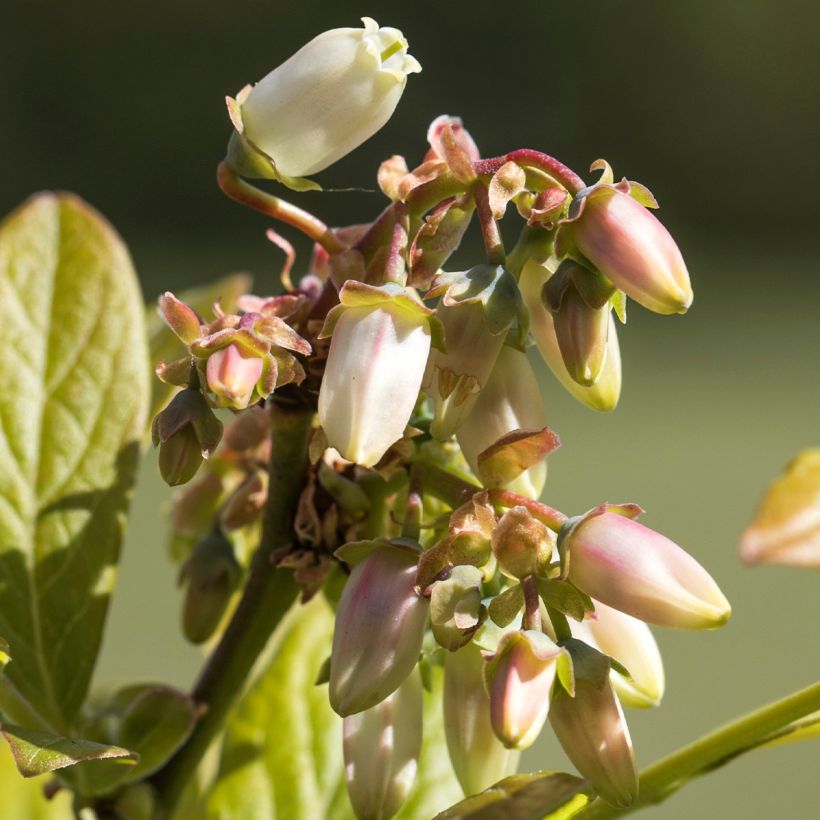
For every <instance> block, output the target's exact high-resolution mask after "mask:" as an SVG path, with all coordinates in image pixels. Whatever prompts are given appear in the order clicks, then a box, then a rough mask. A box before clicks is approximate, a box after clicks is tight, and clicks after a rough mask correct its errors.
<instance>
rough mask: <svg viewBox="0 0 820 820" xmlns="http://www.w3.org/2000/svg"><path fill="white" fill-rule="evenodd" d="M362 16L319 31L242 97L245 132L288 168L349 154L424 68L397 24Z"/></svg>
mask: <svg viewBox="0 0 820 820" xmlns="http://www.w3.org/2000/svg"><path fill="white" fill-rule="evenodd" d="M362 22H363V23H364V28H337V29H332V30H330V31H325V32H323V33H322V34H320V35H318V37H314V38H313V40H311V41H310V42H309V43H307V44H306V45H304V46H303V47H302V48H301V49H299V51H297V52H296V54H294V55H293V56H292V57H290V58H289V59H288V60H286V61H285V62H284V63H282V65H280V66H279V67H278V68H275V69H274V70H273V71H271V72H270V74H268V75H267V76H265V77H264V78H263V79H262V80H260V81H259V82H258V83H257V84H256V85H255V86H253V88H252V89H250V92H249V93H247V95H246V96H243V94H240V95H239V97H238V99H237V102H238V103H239V104H240V105H241V119H242V124H243V127H244V133H245V136H246V138H247V139H248V140H250V141H251V142H252V143H253V144H254V145H255V146H256V147H257V148H258V149H261V150H262V151H263V152H264V153H265V154H267V155H268V156H269V157H270V158H271V159H272V160H273V161H274V163H275V164H276V168H277V170H278V171H279V172H280V173H281V174H284V175H287V176H291V177H302V176H307V175H310V174H315V173H317V172H318V171H321V170H323V169H324V168H327V167H328V166H329V165H332V164H333V163H334V162H336V161H337V160H338V159H340V158H341V157H343V156H345V155H346V154H349V153H350V152H351V151H352V150H353V149H354V148H356V147H358V146H359V145H361V143H363V142H364V141H365V140H366V139H368V138H369V137H371V136H372V135H373V134H375V133H376V132H377V131H378V130H379V129H380V128H381V127H382V126H383V125H384V124H385V123H386V122H387V120H388V119H390V116H391V115H392V113H393V111H394V110H395V108H396V106H397V105H398V102H399V99H400V98H401V95H402V92H403V91H404V86H405V84H406V83H407V75H408V74H412V73H414V72H417V71H421V66H420V65H419V64H418V62H417V61H416V60H415V59H414V58H413V57H411V56H410V55H409V54H408V53H407V41H406V40H405V39H404V36H403V35H402V33H401V32H400V31H399V30H398V29H395V28H380V27H379V25H378V23H376V22H375V20H372V19H370V18H369V17H364V18H362Z"/></svg>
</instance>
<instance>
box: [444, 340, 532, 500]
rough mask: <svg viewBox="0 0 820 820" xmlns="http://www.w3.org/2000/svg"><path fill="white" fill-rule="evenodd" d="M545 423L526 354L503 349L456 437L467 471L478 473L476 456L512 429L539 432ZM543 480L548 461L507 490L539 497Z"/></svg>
mask: <svg viewBox="0 0 820 820" xmlns="http://www.w3.org/2000/svg"><path fill="white" fill-rule="evenodd" d="M546 424H547V420H546V413H545V412H544V405H543V402H542V401H541V391H540V389H539V387H538V381H537V379H536V378H535V374H534V373H533V372H532V367H530V363H529V361H527V357H526V355H525V354H524V353H521V352H520V351H519V350H515V349H514V348H512V347H507V346H504V347H502V348H501V351H500V353H499V354H498V358H497V359H496V363H495V367H494V368H493V370H492V373H491V374H490V378H489V379H488V381H487V384H486V386H485V387H484V389H483V390H482V391H481V393H480V394H479V396H478V399H477V401H476V402H475V404H474V406H473V408H472V410H471V412H470V413H469V414H468V415H467V417H466V418H465V419H464V421H463V422H462V424H461V427H460V428H459V430H458V433H457V434H456V438H457V439H458V444H459V446H460V447H461V452H462V453H463V454H464V458H465V459H467V463H468V464H469V465H470V469H471V470H472V471H473V472H474V473H476V474H478V456H479V455H480V454H481V453H482V452H483V451H484V450H486V449H487V448H488V447H489V446H490V445H491V444H495V442H496V441H498V440H499V439H500V438H501V437H502V436H505V435H507V433H511V432H512V431H513V430H540V429H542V428H543V427H546ZM546 481H547V462H546V460H543V461H539V462H538V463H537V464H534V465H533V466H532V467H530V468H529V469H528V470H525V471H524V472H523V473H521V475H519V476H518V477H517V478H515V479H514V480H513V481H512V482H510V483H509V484H507V485H506V489H508V490H512V491H513V492H516V493H520V494H521V495H525V496H527V497H528V498H538V497H539V496H540V495H541V491H542V490H543V489H544V484H545V483H546Z"/></svg>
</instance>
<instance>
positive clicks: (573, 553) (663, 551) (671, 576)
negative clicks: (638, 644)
mask: <svg viewBox="0 0 820 820" xmlns="http://www.w3.org/2000/svg"><path fill="white" fill-rule="evenodd" d="M564 548H565V549H566V550H568V552H569V578H570V580H571V581H572V582H573V583H574V584H575V585H576V586H577V587H579V588H580V589H582V590H583V591H584V592H586V593H587V594H588V595H591V596H592V597H593V598H597V599H598V600H599V601H603V603H605V604H607V605H608V606H611V607H614V608H615V609H618V610H620V611H621V612H626V613H627V614H628V615H632V616H634V617H635V618H640V619H641V620H642V621H647V622H648V623H652V624H657V625H659V626H674V627H678V628H679V629H713V628H715V627H718V626H722V625H723V624H724V623H726V621H727V620H728V618H729V616H730V615H731V611H732V610H731V607H730V606H729V602H728V601H727V600H726V598H725V597H724V595H723V593H722V592H721V591H720V588H719V587H718V585H717V584H716V583H715V581H714V580H713V579H712V577H711V575H709V573H708V572H706V570H705V569H704V568H703V567H702V566H701V565H700V564H699V563H698V562H697V561H696V560H695V559H694V558H692V556H691V555H689V554H688V553H687V552H684V550H682V549H681V548H680V547H679V546H677V544H674V543H673V542H672V541H670V540H669V539H668V538H666V537H665V536H663V535H661V534H660V533H657V532H655V531H654V530H650V529H649V528H648V527H644V526H643V524H639V523H638V522H637V521H633V520H631V519H630V518H626V517H624V516H622V515H618V514H616V513H613V512H598V511H594V512H593V513H590V514H587V515H586V516H585V517H584V518H583V519H582V520H581V521H580V522H578V523H577V524H576V525H575V526H574V527H573V528H572V529H571V530H570V531H569V533H568V535H567V536H566V542H565V544H564Z"/></svg>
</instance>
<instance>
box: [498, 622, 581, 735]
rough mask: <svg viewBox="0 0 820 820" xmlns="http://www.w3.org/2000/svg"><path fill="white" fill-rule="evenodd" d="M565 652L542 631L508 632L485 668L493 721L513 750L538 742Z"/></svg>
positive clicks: (499, 733)
mask: <svg viewBox="0 0 820 820" xmlns="http://www.w3.org/2000/svg"><path fill="white" fill-rule="evenodd" d="M564 651H565V650H563V649H561V648H560V647H559V646H556V644H554V643H553V642H552V641H551V640H550V639H549V638H548V637H547V636H546V635H545V634H544V633H543V632H538V631H535V630H527V631H525V632H508V633H507V634H506V635H504V637H503V638H502V639H501V641H500V642H499V644H498V649H497V651H496V653H495V655H493V656H492V658H491V659H490V660H489V662H488V664H487V667H486V668H485V680H486V682H487V691H488V693H489V696H490V722H491V723H492V727H493V731H494V732H495V734H496V736H497V737H498V739H499V740H500V741H501V742H502V743H503V744H504V745H505V746H506V747H508V748H510V749H526V748H527V747H529V746H532V744H533V743H534V742H535V740H536V738H537V737H538V735H539V734H540V733H541V729H542V728H543V726H544V721H545V720H546V719H547V713H548V712H549V705H550V692H551V690H552V684H553V681H554V680H555V675H556V671H557V670H556V666H557V661H558V658H559V657H560V656H561V654H562V653H563V652H564Z"/></svg>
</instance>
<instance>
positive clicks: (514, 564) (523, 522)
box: [492, 507, 555, 579]
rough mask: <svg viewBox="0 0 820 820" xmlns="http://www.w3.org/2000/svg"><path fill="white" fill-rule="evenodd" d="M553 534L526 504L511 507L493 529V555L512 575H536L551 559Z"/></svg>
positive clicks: (519, 576)
mask: <svg viewBox="0 0 820 820" xmlns="http://www.w3.org/2000/svg"><path fill="white" fill-rule="evenodd" d="M554 545H555V536H554V535H553V534H552V532H551V530H550V529H549V528H548V527H547V526H546V525H544V524H542V523H541V522H540V521H538V520H537V519H535V518H533V516H532V515H531V514H530V512H529V510H527V508H526V507H513V508H512V509H509V510H507V512H505V513H504V515H502V516H501V520H500V521H499V522H498V526H497V527H496V528H495V529H494V530H493V535H492V547H493V554H494V555H495V557H496V559H497V560H498V566H499V567H500V569H501V571H502V572H504V573H505V574H506V575H509V576H511V577H512V578H519V579H521V578H526V577H527V576H529V575H537V574H538V573H539V572H541V571H542V570H543V569H545V567H546V566H547V564H549V562H550V559H551V558H552V550H553V547H554Z"/></svg>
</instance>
